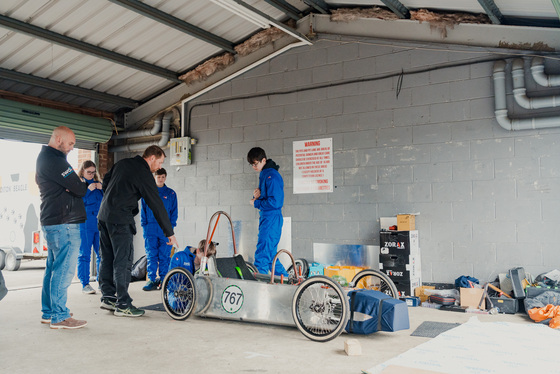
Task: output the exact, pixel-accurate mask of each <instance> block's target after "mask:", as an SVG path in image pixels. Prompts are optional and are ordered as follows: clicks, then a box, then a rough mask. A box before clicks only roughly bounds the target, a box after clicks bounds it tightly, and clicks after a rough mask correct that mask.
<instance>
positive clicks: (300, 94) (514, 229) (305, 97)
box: [168, 40, 560, 282]
mask: <svg viewBox="0 0 560 374" xmlns="http://www.w3.org/2000/svg"><path fill="white" fill-rule="evenodd" d="M413 47H414V48H412V47H411V48H404V47H402V46H401V47H398V48H392V47H390V46H379V45H368V44H367V43H363V42H361V43H360V42H356V43H353V42H348V41H345V42H342V43H339V42H336V41H333V40H319V41H317V42H316V43H315V44H314V45H313V46H309V47H299V48H296V49H293V50H291V51H289V52H287V53H285V54H284V55H281V56H278V57H276V58H274V59H272V60H271V61H269V62H267V63H264V64H263V65H261V66H259V67H258V68H256V69H253V70H252V71H249V72H247V73H245V74H243V75H241V76H239V77H236V78H234V79H233V80H232V81H231V82H228V83H226V84H223V85H221V86H219V87H217V88H216V89H214V90H213V91H211V92H209V93H207V94H205V95H203V96H201V97H199V98H197V99H195V101H194V103H205V104H204V105H200V106H197V107H196V108H195V109H194V110H193V111H192V117H191V118H190V124H191V129H190V130H191V134H190V135H191V136H192V137H193V138H196V139H198V144H197V145H195V146H194V147H193V160H194V162H193V164H192V165H190V166H183V167H181V168H179V169H175V168H170V169H169V170H171V171H170V175H169V178H168V185H170V186H171V187H176V186H177V187H178V188H176V190H177V193H178V196H179V201H180V204H181V203H183V204H182V205H183V206H182V208H184V214H182V215H181V217H180V220H179V225H178V230H177V231H178V236H179V237H180V239H181V240H182V243H184V244H185V245H186V244H188V245H196V243H198V240H200V239H201V238H203V237H204V236H205V235H206V231H207V228H208V220H209V219H210V217H211V215H212V213H213V212H214V210H223V211H226V212H227V213H230V214H231V215H232V219H233V221H234V222H235V226H236V230H239V232H236V235H238V236H239V237H238V238H237V239H238V244H239V247H240V248H239V249H240V251H241V252H242V253H243V254H244V255H246V256H247V257H248V258H249V259H251V258H252V255H253V253H254V246H255V243H256V240H257V232H258V230H257V228H258V212H257V211H256V210H255V209H254V208H252V207H251V206H250V205H249V200H250V198H251V195H252V191H253V189H254V188H255V187H257V183H258V175H257V174H256V173H255V172H254V171H253V170H252V168H251V167H250V166H249V165H248V164H247V161H246V159H245V156H246V153H247V151H248V150H249V149H250V148H251V147H253V146H257V145H258V146H262V147H263V148H264V149H265V150H266V151H267V154H268V156H269V158H272V159H274V160H275V161H276V162H277V163H279V164H280V167H281V168H280V172H281V174H282V175H283V176H284V181H285V195H286V197H285V205H284V209H283V212H284V216H286V217H291V219H292V250H293V253H294V254H295V256H296V257H304V258H307V259H310V260H312V256H313V252H312V247H313V243H337V244H371V245H379V235H378V233H379V217H381V216H391V215H395V214H396V213H401V212H419V213H420V215H419V216H418V217H417V219H416V225H417V228H418V230H419V232H420V247H421V251H422V276H423V280H424V281H441V282H451V281H453V280H454V279H455V278H457V277H458V276H460V275H472V276H475V277H477V278H480V279H482V280H490V279H493V278H494V277H495V276H496V274H498V273H500V272H504V271H507V270H508V269H509V268H511V267H514V266H524V267H525V269H526V270H527V271H528V272H531V273H533V274H535V275H536V274H539V273H541V272H544V271H547V270H551V269H553V268H558V267H560V262H559V261H558V256H557V255H556V253H557V248H556V246H554V245H551V242H550V240H551V238H552V239H554V240H556V241H558V240H560V234H557V232H560V231H559V230H557V228H556V227H557V226H558V225H559V224H560V215H559V214H558V211H559V210H560V166H559V165H560V128H558V129H548V130H529V131H516V132H510V131H506V130H504V129H502V128H501V127H500V126H499V125H498V123H497V122H496V120H495V119H494V106H493V105H494V104H493V100H494V97H493V96H494V93H493V83H492V76H491V75H492V67H493V63H492V62H476V61H475V60H476V59H487V58H489V57H495V58H496V59H499V58H500V56H492V55H491V54H490V53H488V54H485V55H481V54H480V53H479V51H476V54H473V55H470V54H469V53H468V51H467V52H461V53H455V52H454V51H453V50H452V48H449V47H446V46H443V45H441V46H437V47H438V48H440V49H441V50H442V51H431V50H423V49H422V48H421V46H413ZM416 47H420V48H416ZM451 62H452V63H453V64H454V65H455V66H453V67H449V66H445V65H446V64H448V63H451ZM440 67H441V68H440ZM402 70H404V74H403V75H402V82H399V77H398V75H399V73H401V71H402ZM528 79H529V78H528ZM528 79H527V80H528ZM351 80H354V82H353V83H350V84H345V81H351ZM313 87H315V88H313ZM317 87H319V88H317ZM508 87H510V88H511V84H510V83H508ZM530 87H534V86H530ZM311 88H313V89H311ZM278 91H281V94H279V93H278ZM245 95H257V96H256V97H254V98H242V97H243V96H245ZM213 101H214V103H213ZM508 102H510V100H508ZM512 113H523V114H524V115H528V114H529V115H530V114H531V112H530V111H527V110H523V111H520V110H519V109H515V108H513V109H512ZM550 113H552V115H556V116H559V115H560V111H558V110H553V111H552V112H551V111H550V110H549V111H548V112H547V115H548V116H550V115H551V114H550ZM510 115H512V116H513V114H510ZM322 138H332V139H333V151H334V156H333V157H334V160H333V167H334V186H333V187H334V191H333V192H332V193H321V194H300V195H297V194H293V192H292V188H293V181H292V178H293V170H292V168H293V166H292V162H293V158H292V151H293V142H294V141H298V140H308V139H322ZM193 170H194V171H193ZM174 184H175V186H174ZM183 228H184V229H183ZM543 230H544V232H549V233H550V234H547V235H544V234H543V235H536V233H537V232H539V231H540V232H541V233H543ZM215 235H216V236H215V239H216V240H217V241H219V242H220V243H222V242H223V243H227V242H228V241H229V240H230V239H229V236H230V232H229V228H227V225H225V220H224V221H223V222H220V229H219V230H217V233H216V234H215ZM224 247H226V246H224ZM219 249H220V248H219Z"/></svg>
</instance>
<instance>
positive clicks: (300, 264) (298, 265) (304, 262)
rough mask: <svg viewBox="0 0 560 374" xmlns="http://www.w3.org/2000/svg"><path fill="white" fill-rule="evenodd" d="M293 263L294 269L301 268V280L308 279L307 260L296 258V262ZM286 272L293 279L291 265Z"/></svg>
mask: <svg viewBox="0 0 560 374" xmlns="http://www.w3.org/2000/svg"><path fill="white" fill-rule="evenodd" d="M295 263H296V268H298V269H300V268H301V275H302V276H303V278H304V279H307V277H309V263H308V262H307V260H306V259H304V258H298V259H297V260H295ZM287 272H288V275H289V276H290V277H295V274H294V266H293V265H290V267H289V268H288V269H287Z"/></svg>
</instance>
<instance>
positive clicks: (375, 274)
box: [352, 269, 399, 299]
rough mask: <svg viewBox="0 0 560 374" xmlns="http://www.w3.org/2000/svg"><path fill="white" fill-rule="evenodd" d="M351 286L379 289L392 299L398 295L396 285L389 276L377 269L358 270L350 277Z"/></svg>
mask: <svg viewBox="0 0 560 374" xmlns="http://www.w3.org/2000/svg"><path fill="white" fill-rule="evenodd" d="M352 286H353V287H354V288H359V289H365V290H376V291H381V292H383V293H385V294H387V295H389V296H391V297H392V298H393V299H397V298H398V297H399V293H398V291H397V287H396V286H395V284H394V283H393V281H392V280H391V278H389V277H388V276H387V275H385V274H383V273H382V272H380V271H378V270H373V269H366V270H362V271H360V272H359V273H358V274H356V276H355V277H354V279H352Z"/></svg>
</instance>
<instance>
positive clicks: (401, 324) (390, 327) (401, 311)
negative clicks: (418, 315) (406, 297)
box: [346, 290, 410, 334]
mask: <svg viewBox="0 0 560 374" xmlns="http://www.w3.org/2000/svg"><path fill="white" fill-rule="evenodd" d="M348 297H349V298H350V313H351V315H350V320H349V321H348V325H346V331H347V332H351V333H355V334H371V333H374V332H377V331H399V330H406V329H408V328H410V322H409V320H408V306H407V305H406V302H405V301H402V300H398V299H393V298H392V297H391V296H389V295H387V294H384V293H383V292H380V291H375V290H353V291H350V292H348ZM380 310H381V312H379V311H380Z"/></svg>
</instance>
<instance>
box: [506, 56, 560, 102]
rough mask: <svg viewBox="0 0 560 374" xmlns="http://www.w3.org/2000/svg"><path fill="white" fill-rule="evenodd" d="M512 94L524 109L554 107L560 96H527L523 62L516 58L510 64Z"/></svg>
mask: <svg viewBox="0 0 560 374" xmlns="http://www.w3.org/2000/svg"><path fill="white" fill-rule="evenodd" d="M511 76H512V77H513V96H514V97H515V101H516V102H517V104H519V106H520V107H522V108H525V109H542V108H555V107H557V106H560V96H545V97H528V96H527V89H526V88H525V63H524V61H523V60H522V59H520V58H516V59H515V60H513V64H512V65H511Z"/></svg>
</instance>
